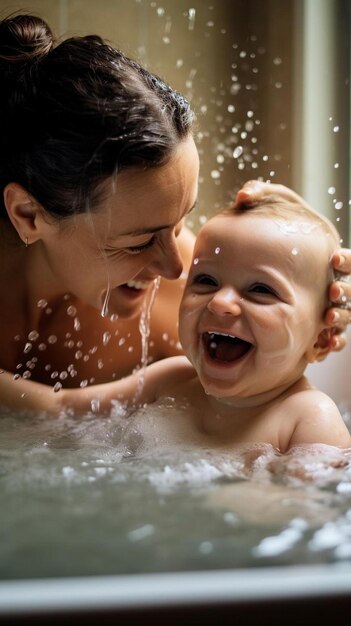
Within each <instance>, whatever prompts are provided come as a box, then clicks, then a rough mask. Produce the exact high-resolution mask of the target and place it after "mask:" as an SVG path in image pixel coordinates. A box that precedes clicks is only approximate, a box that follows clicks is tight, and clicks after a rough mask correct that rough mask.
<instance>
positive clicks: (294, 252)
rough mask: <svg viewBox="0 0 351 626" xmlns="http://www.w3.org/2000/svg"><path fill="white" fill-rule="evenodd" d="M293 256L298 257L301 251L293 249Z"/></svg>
mask: <svg viewBox="0 0 351 626" xmlns="http://www.w3.org/2000/svg"><path fill="white" fill-rule="evenodd" d="M291 254H293V255H294V256H296V255H297V254H299V249H298V248H293V249H292V250H291Z"/></svg>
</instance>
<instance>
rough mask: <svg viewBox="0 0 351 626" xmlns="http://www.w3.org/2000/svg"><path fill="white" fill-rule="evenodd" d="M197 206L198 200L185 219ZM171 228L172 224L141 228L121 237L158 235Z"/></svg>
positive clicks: (122, 234)
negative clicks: (161, 231)
mask: <svg viewBox="0 0 351 626" xmlns="http://www.w3.org/2000/svg"><path fill="white" fill-rule="evenodd" d="M196 205H197V198H196V200H195V202H194V204H193V205H192V207H191V208H190V209H189V211H187V213H186V214H185V215H184V216H183V217H186V216H187V215H189V213H191V211H193V210H194V209H195V207H196ZM182 219H183V218H182ZM170 226H172V224H163V225H162V226H157V228H155V227H151V228H141V229H139V230H133V231H131V232H129V233H121V234H120V237H132V236H133V237H137V236H138V235H149V234H151V233H158V232H159V231H160V230H163V229H164V228H170Z"/></svg>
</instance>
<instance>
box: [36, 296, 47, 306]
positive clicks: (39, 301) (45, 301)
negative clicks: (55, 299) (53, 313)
mask: <svg viewBox="0 0 351 626" xmlns="http://www.w3.org/2000/svg"><path fill="white" fill-rule="evenodd" d="M47 305H48V302H47V300H44V298H42V299H41V300H38V302H37V307H39V309H45V307H46V306H47Z"/></svg>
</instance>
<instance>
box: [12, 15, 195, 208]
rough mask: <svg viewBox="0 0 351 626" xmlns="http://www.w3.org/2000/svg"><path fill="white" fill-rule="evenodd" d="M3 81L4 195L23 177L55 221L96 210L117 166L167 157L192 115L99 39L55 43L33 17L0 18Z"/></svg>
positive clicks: (163, 86)
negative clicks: (101, 187) (103, 186)
mask: <svg viewBox="0 0 351 626" xmlns="http://www.w3.org/2000/svg"><path fill="white" fill-rule="evenodd" d="M0 85H1V90H0V189H1V196H3V193H2V192H3V190H4V187H5V186H6V185H7V184H8V183H10V182H17V183H19V184H21V185H22V186H23V187H24V188H25V189H26V190H27V191H28V192H29V193H30V194H31V195H32V196H33V197H34V198H35V199H36V200H37V201H38V202H39V203H40V204H41V205H42V206H43V207H44V209H45V210H46V211H47V212H48V213H50V214H51V215H53V216H55V217H56V218H60V217H61V218H62V217H67V216H70V215H73V214H74V213H82V212H84V211H86V210H87V207H88V206H89V207H90V208H94V207H95V206H96V205H97V204H98V202H99V193H98V191H97V189H98V183H100V182H102V181H103V180H105V179H106V178H107V177H109V176H111V175H113V174H114V173H115V172H117V171H120V170H122V169H125V168H128V167H132V166H139V167H142V168H149V167H150V168H151V167H157V166H160V165H163V164H165V163H166V162H167V161H168V159H169V158H170V157H171V154H172V151H173V150H174V149H175V147H176V146H177V145H178V144H179V143H180V142H181V141H182V140H183V139H184V138H186V137H187V136H188V134H189V132H190V129H191V125H192V121H193V114H192V111H191V109H190V106H189V104H188V102H187V101H186V99H185V98H184V97H183V96H182V95H181V94H179V93H177V92H176V91H174V90H173V89H171V88H170V87H169V86H168V85H167V84H166V83H164V82H163V81H162V80H161V79H160V78H158V77H157V76H155V75H153V74H151V73H150V72H148V71H147V70H146V69H145V68H143V67H142V66H140V65H139V64H138V63H137V62H136V61H133V60H131V59H129V58H128V57H127V56H125V55H124V54H123V53H122V52H121V51H119V50H115V49H114V48H112V47H111V46H109V45H108V44H107V43H105V42H104V41H103V40H102V39H101V38H100V37H98V36H95V35H91V36H86V37H72V38H70V39H66V40H65V41H63V42H61V43H59V44H58V45H55V41H54V37H53V34H52V32H51V30H50V28H49V26H48V25H47V24H46V22H44V21H43V20H42V19H40V18H38V17H34V16H31V15H16V16H10V17H8V18H6V19H4V20H3V21H1V22H0ZM4 211H5V209H4V204H3V199H1V206H0V215H1V214H2V215H4Z"/></svg>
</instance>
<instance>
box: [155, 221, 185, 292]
mask: <svg viewBox="0 0 351 626" xmlns="http://www.w3.org/2000/svg"><path fill="white" fill-rule="evenodd" d="M157 253H158V254H157V256H155V259H154V261H153V262H152V263H151V266H152V269H153V271H154V272H155V273H156V274H159V275H160V276H163V277H164V278H168V279H169V280H172V279H175V278H179V276H180V275H181V273H182V271H183V261H182V258H181V256H180V252H179V247H178V243H177V239H176V236H175V233H173V234H172V235H171V236H170V237H167V238H165V239H164V240H163V241H162V242H161V245H160V246H158V249H157Z"/></svg>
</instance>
